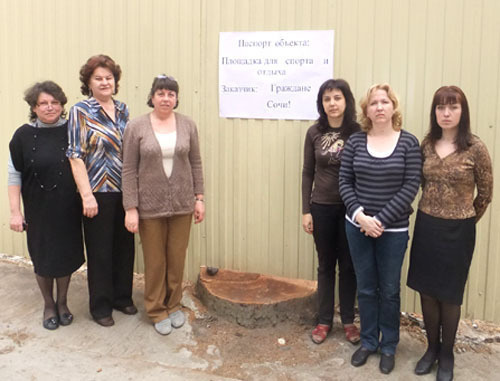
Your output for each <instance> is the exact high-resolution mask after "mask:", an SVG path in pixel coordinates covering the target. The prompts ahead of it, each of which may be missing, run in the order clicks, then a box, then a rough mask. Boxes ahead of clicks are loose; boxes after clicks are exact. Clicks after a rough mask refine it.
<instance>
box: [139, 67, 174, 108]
mask: <svg viewBox="0 0 500 381" xmlns="http://www.w3.org/2000/svg"><path fill="white" fill-rule="evenodd" d="M158 90H171V91H173V92H175V94H176V95H177V102H176V103H175V106H174V109H176V108H177V106H179V84H178V83H177V81H176V80H175V79H174V77H171V76H167V75H165V74H160V75H158V76H156V77H155V79H154V80H153V84H152V85H151V90H150V91H149V94H148V100H147V102H146V104H147V105H148V106H149V107H151V108H153V107H154V106H153V101H152V100H151V98H153V95H155V93H156V92H157V91H158Z"/></svg>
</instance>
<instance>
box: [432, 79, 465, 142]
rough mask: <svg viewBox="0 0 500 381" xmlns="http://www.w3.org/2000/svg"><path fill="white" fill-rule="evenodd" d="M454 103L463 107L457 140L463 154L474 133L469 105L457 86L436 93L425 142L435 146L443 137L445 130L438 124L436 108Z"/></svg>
mask: <svg viewBox="0 0 500 381" xmlns="http://www.w3.org/2000/svg"><path fill="white" fill-rule="evenodd" d="M454 103H460V106H461V107H462V114H461V115H460V121H459V122H458V133H457V137H456V139H455V144H456V145H457V151H458V152H462V151H465V150H466V149H467V148H469V147H470V145H471V139H472V132H471V130H470V114H469V103H468V102H467V98H466V97H465V94H464V92H463V91H462V89H460V87H457V86H442V87H440V88H439V89H437V90H436V92H435V93H434V98H432V106H431V114H430V126H429V132H428V133H427V135H426V136H425V139H424V142H425V143H430V144H433V145H434V144H435V143H436V142H437V141H438V140H439V139H441V136H442V135H443V130H442V128H441V126H439V124H438V122H437V117H436V107H437V106H439V105H448V104H454Z"/></svg>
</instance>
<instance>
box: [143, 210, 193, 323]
mask: <svg viewBox="0 0 500 381" xmlns="http://www.w3.org/2000/svg"><path fill="white" fill-rule="evenodd" d="M191 220H192V215H191V214H188V215H182V216H173V217H162V218H154V219H141V220H140V221H139V233H140V236H141V242H142V251H143V254H144V277H145V283H146V284H145V289H144V307H145V308H146V312H147V314H148V316H149V318H150V319H151V320H152V321H153V322H154V323H158V322H160V321H162V320H164V319H166V318H167V317H168V315H169V314H171V313H172V312H175V311H177V310H179V309H180V308H181V299H182V276H183V273H184V262H185V259H186V251H187V247H188V242H189V232H190V230H191Z"/></svg>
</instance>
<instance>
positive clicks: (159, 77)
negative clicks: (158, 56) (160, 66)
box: [156, 74, 175, 81]
mask: <svg viewBox="0 0 500 381" xmlns="http://www.w3.org/2000/svg"><path fill="white" fill-rule="evenodd" d="M156 78H157V79H169V80H171V81H175V78H174V77H172V76H170V75H165V74H159V75H157V76H156Z"/></svg>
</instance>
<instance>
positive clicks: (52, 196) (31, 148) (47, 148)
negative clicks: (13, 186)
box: [9, 123, 84, 278]
mask: <svg viewBox="0 0 500 381" xmlns="http://www.w3.org/2000/svg"><path fill="white" fill-rule="evenodd" d="M67 136H68V135H67V123H65V124H64V125H62V126H58V127H33V126H30V125H28V124H25V125H23V126H21V127H19V128H18V129H17V131H16V132H15V133H14V136H13V137H12V140H11V141H10V144H9V148H10V154H11V157H12V162H13V164H14V167H15V168H16V170H17V171H19V172H21V178H22V185H21V194H22V198H23V204H24V214H25V219H26V223H27V237H28V251H29V254H30V257H31V260H32V262H33V265H34V268H35V273H36V274H38V275H40V276H43V277H50V278H56V277H57V278H58V277H63V276H67V275H70V274H71V273H72V272H74V271H75V270H77V269H78V268H79V267H80V266H81V265H82V264H83V263H84V256H83V240H82V227H81V218H82V209H81V200H80V196H79V194H78V193H77V191H76V185H75V182H74V180H73V176H72V173H71V167H70V165H69V162H68V159H67V158H66V148H67V146H68V137H67Z"/></svg>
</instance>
